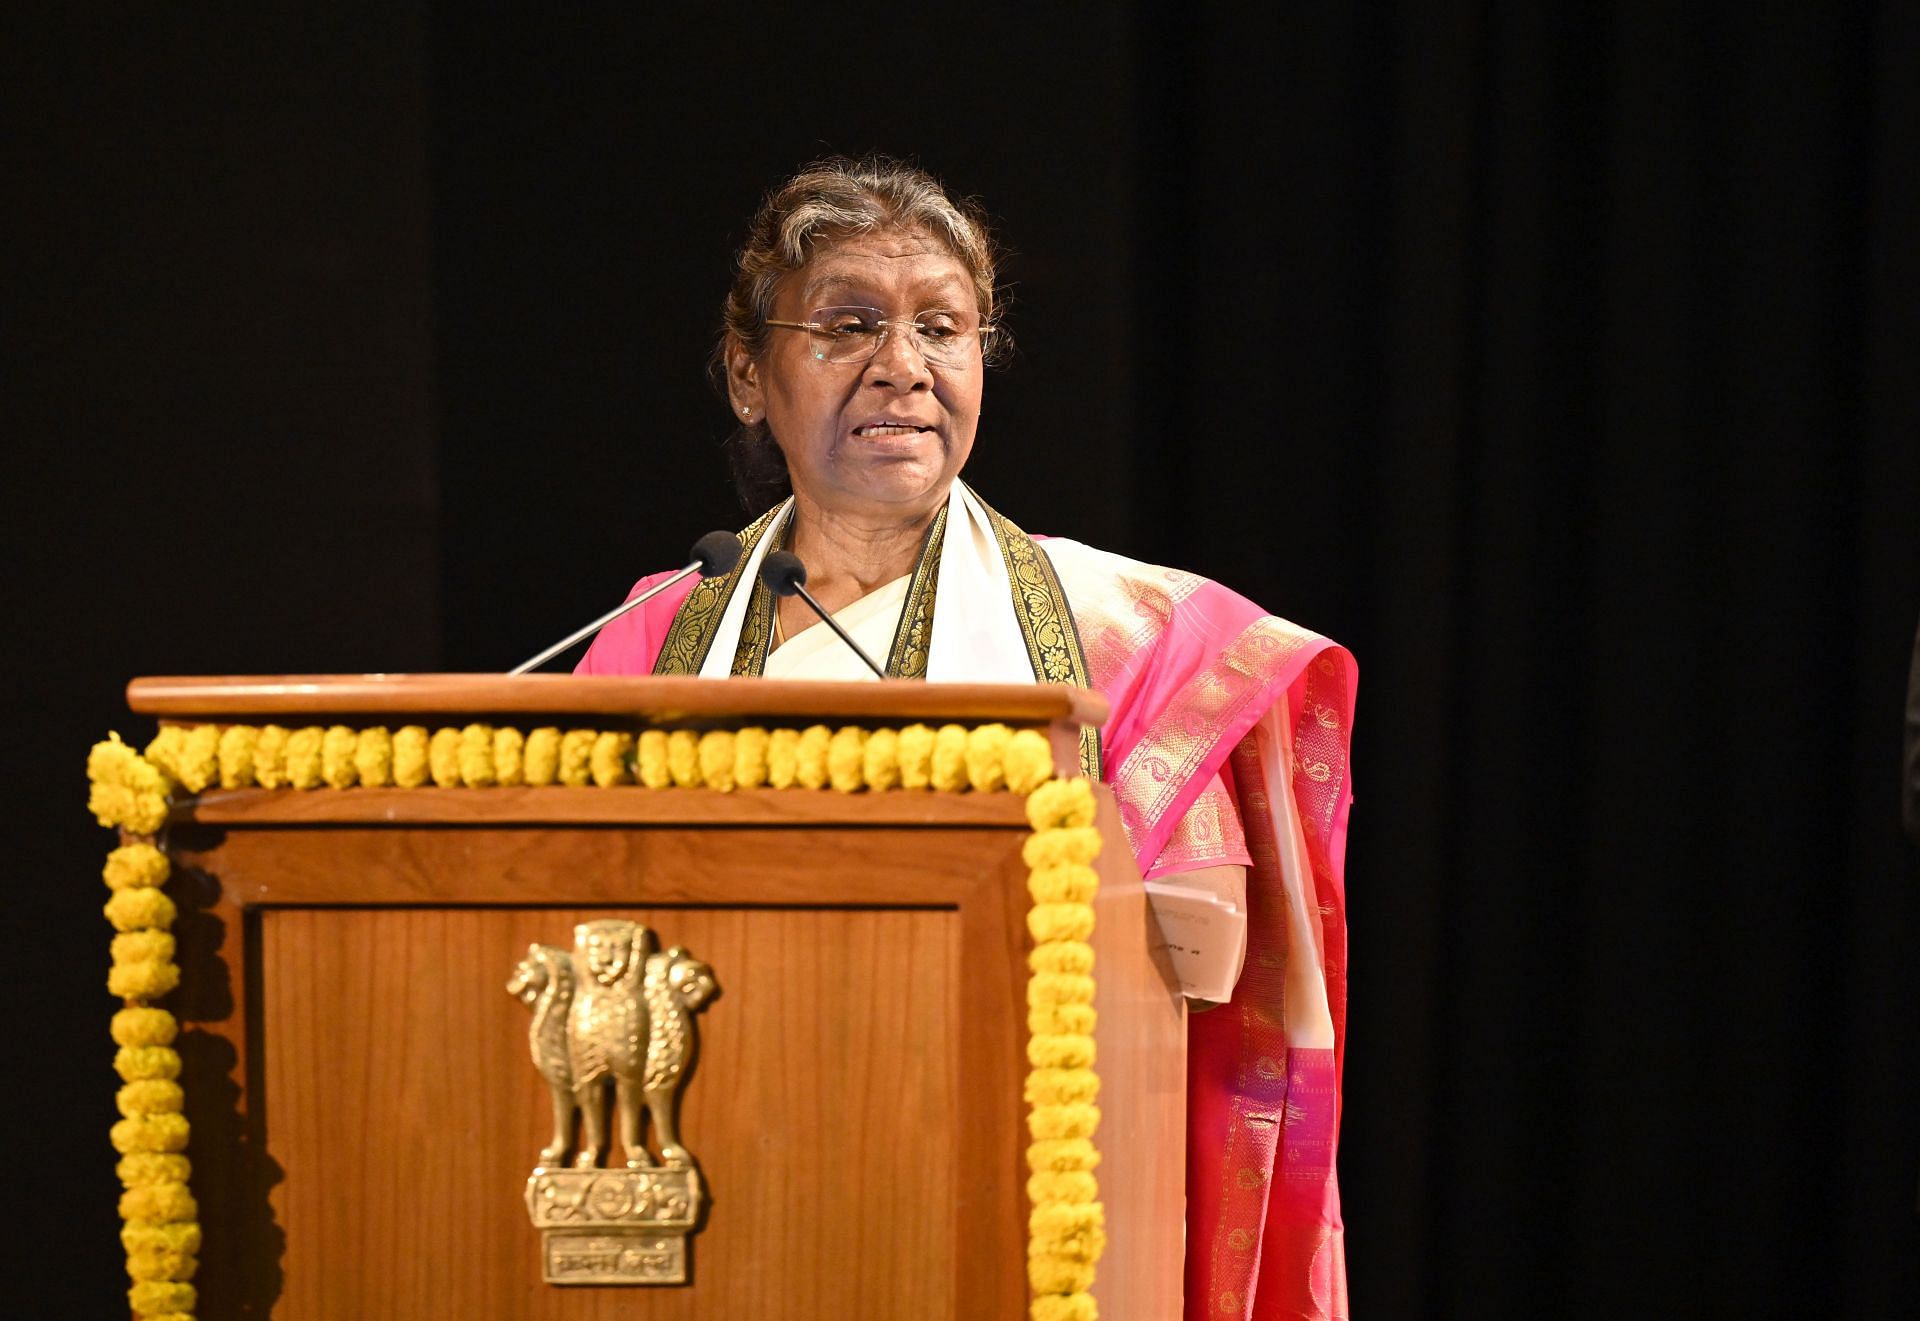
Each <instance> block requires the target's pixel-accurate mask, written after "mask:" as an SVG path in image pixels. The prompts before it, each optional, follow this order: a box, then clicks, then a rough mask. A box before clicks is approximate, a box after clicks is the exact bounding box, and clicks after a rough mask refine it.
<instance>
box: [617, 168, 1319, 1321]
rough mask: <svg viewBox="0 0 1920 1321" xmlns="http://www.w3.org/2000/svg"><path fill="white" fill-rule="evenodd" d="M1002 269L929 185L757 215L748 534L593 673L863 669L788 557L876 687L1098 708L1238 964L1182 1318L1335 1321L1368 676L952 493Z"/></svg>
mask: <svg viewBox="0 0 1920 1321" xmlns="http://www.w3.org/2000/svg"><path fill="white" fill-rule="evenodd" d="M994 267H995V254H994V248H993V243H992V240H991V238H990V236H989V234H988V232H987V227H986V223H985V220H984V217H983V216H982V215H981V214H979V213H978V212H977V211H976V210H975V209H973V208H972V207H971V206H969V205H966V204H963V203H956V202H954V201H952V200H951V199H950V198H949V197H948V196H947V195H946V193H945V192H944V190H943V189H942V188H941V186H940V184H939V183H938V182H937V181H935V180H934V179H933V178H931V177H929V176H928V175H926V174H924V173H922V172H921V171H919V170H917V169H913V168H910V167H907V166H904V165H900V164H898V163H895V162H892V161H887V160H867V161H859V162H852V161H845V160H837V159H836V160H829V161H824V162H820V163H818V164H816V165H813V166H810V167H808V168H807V169H805V170H803V171H802V172H801V173H800V174H798V175H796V176H795V177H794V178H792V179H791V180H789V181H788V182H787V183H786V184H785V185H783V186H782V187H780V188H778V189H776V190H775V191H774V192H773V193H771V194H770V195H769V196H768V197H767V199H766V201H765V202H764V203H763V204H762V206H761V208H760V210H759V213H758V214H757V215H756V216H755V217H754V219H753V224H752V228H751V230H750V232H749V235H748V238H747V242H746V245H745V246H744V247H743V248H742V250H741V252H740V254H739V258H738V261H737V263H736V267H735V276H734V281H733V288H732V291H731V292H730V293H729V295H728V297H727V303H726V330H725V333H724V335H723V337H722V340H721V343H720V346H719V349H718V350H717V353H716V363H717V365H718V366H719V368H720V369H721V371H722V372H723V373H724V378H725V382H726V392H727V396H728V399H729V400H730V401H731V404H732V407H733V411H734V414H735V416H736V418H737V419H738V425H739V430H738V431H737V432H736V433H735V435H734V436H733V438H732V440H731V441H730V442H729V444H730V458H731V461H732V464H733V469H734V478H735V481H736V483H737V484H738V485H739V486H740V489H741V493H742V495H743V497H744V498H745V499H746V500H747V501H748V503H749V506H750V507H752V508H754V509H755V510H756V511H761V510H764V512H763V513H761V515H760V517H759V518H758V519H757V520H756V521H755V522H754V523H753V524H752V525H751V526H749V527H748V528H747V529H746V530H745V531H743V532H741V533H740V541H741V545H742V547H743V550H744V552H745V553H744V554H743V556H742V559H741V563H740V565H739V566H738V567H736V568H735V570H734V571H733V572H732V573H731V574H729V575H725V576H718V575H717V576H715V577H713V578H709V579H705V580H703V581H701V582H699V583H698V585H691V584H689V585H684V586H679V587H677V588H676V589H674V590H670V591H668V592H665V593H662V594H661V595H660V596H658V597H656V598H655V599H654V600H653V601H651V602H649V603H648V605H647V606H645V607H642V608H640V609H636V610H634V611H633V612H631V613H629V614H627V615H625V616H623V617H622V618H621V619H620V620H618V621H617V622H616V623H614V624H613V625H612V626H610V627H609V628H607V629H606V630H605V631H604V632H602V633H601V634H600V636H599V637H598V639H597V640H596V641H595V642H594V644H593V647H592V648H591V649H590V650H589V651H588V653H587V655H586V658H585V659H584V660H583V661H582V662H581V663H580V666H579V672H580V673H583V674H637V673H653V674H700V675H709V676H716V677H719V676H726V675H730V674H732V675H767V676H778V677H786V678H835V679H844V678H855V677H860V676H863V675H865V674H866V673H867V671H866V669H865V668H864V666H863V664H862V662H861V661H860V660H859V659H858V658H857V657H856V656H855V654H854V652H853V651H852V650H851V649H849V648H848V647H846V646H845V645H844V644H843V643H842V642H841V641H840V640H839V639H837V638H836V637H834V636H833V635H832V634H831V633H830V631H829V630H828V629H826V628H824V627H820V626H819V621H818V619H817V618H816V617H815V616H814V615H813V614H812V613H811V612H810V611H809V609H808V607H807V606H806V605H805V603H804V602H802V601H799V600H796V599H794V598H793V597H791V596H786V597H775V596H774V595H773V594H772V593H771V592H770V591H769V590H768V589H767V587H766V586H765V585H764V584H763V583H762V582H761V578H760V574H759V571H758V570H759V567H760V565H761V564H762V563H763V562H764V560H765V558H766V556H767V555H768V554H770V553H771V552H773V551H776V550H787V551H791V552H793V553H794V554H796V555H798V556H799V557H800V558H801V559H802V560H803V561H804V562H805V563H806V565H807V566H808V570H809V579H808V582H809V585H810V587H811V590H812V592H813V594H814V596H815V597H816V599H817V600H818V601H819V602H820V603H821V604H822V605H823V606H824V607H825V608H826V609H827V610H828V611H830V612H832V613H833V616H834V618H835V621H836V622H838V623H839V624H840V625H842V626H843V627H844V628H845V629H846V630H847V632H848V633H849V634H850V635H851V636H852V637H853V638H854V639H855V640H856V641H857V642H858V643H859V644H860V646H861V647H862V649H864V650H865V651H867V652H868V653H869V654H870V655H872V656H874V657H881V656H884V657H885V669H886V671H887V673H888V674H889V675H893V676H898V677H901V678H915V679H926V680H932V681H940V680H967V681H997V682H1006V683H1019V682H1035V681H1048V682H1069V683H1077V684H1082V685H1085V686H1088V687H1091V688H1094V689H1096V690H1098V691H1099V692H1101V693H1103V694H1105V695H1106V697H1107V698H1108V699H1109V701H1110V702H1111V703H1112V711H1113V715H1112V717H1111V719H1110V720H1109V722H1108V723H1107V725H1106V726H1105V727H1104V728H1102V729H1100V730H1098V731H1088V734H1087V736H1086V738H1085V739H1084V740H1083V744H1082V748H1081V753H1082V760H1083V762H1084V763H1085V766H1086V768H1087V770H1088V771H1089V773H1091V774H1095V775H1098V776H1099V777H1101V778H1103V779H1105V780H1106V781H1107V782H1108V783H1109V784H1110V785H1111V786H1112V787H1113V791H1114V794H1115V796H1116V797H1117V798H1118V800H1119V804H1120V811H1121V817H1122V821H1123V823H1124V825H1125V829H1126V832H1127V836H1128V841H1129V843H1130V844H1131V846H1132V849H1133V852H1134V855H1135V857H1136V859H1137V860H1138V862H1139V865H1140V869H1141V872H1142V874H1144V875H1145V876H1147V877H1148V878H1149V879H1155V880H1169V879H1172V880H1176V881H1177V882H1178V884H1179V886H1180V887H1181V888H1182V889H1185V890H1188V891H1190V892H1198V893H1200V894H1201V895H1211V896H1215V897H1216V899H1217V901H1218V909H1219V911H1222V912H1226V913H1229V914H1231V915H1232V916H1231V920H1232V921H1233V923H1235V924H1236V925H1237V928H1238V929H1237V930H1235V931H1234V932H1233V935H1234V936H1236V937H1237V938H1238V939H1239V940H1240V941H1243V942H1244V945H1243V946H1242V949H1243V950H1244V963H1243V965H1242V967H1243V971H1242V972H1241V973H1240V975H1239V978H1238V982H1237V984H1236V985H1234V987H1233V990H1232V994H1231V999H1229V1000H1228V1001H1227V1003H1225V1004H1223V1005H1220V1006H1218V1007H1217V1008H1213V1009H1211V1010H1210V1011H1208V1012H1204V1013H1196V1014H1195V1015H1194V1016H1193V1018H1192V1019H1191V1026H1190V1028H1189V1033H1190V1038H1189V1040H1190V1049H1189V1060H1190V1071H1189V1089H1188V1090H1189V1098H1188V1102H1189V1104H1188V1123H1189V1128H1188V1141H1187V1147H1188V1149H1187V1258H1188V1259H1187V1269H1186V1278H1187V1283H1186V1291H1187V1315H1188V1316H1189V1317H1201V1316H1205V1317H1208V1318H1215V1319H1224V1318H1232V1317H1242V1318H1259V1317H1269V1316H1271V1317H1281V1316H1285V1317H1335V1316H1345V1315H1346V1311H1347V1308H1346V1279H1345V1266H1344V1258H1343V1251H1342V1244H1341V1222H1340V1201H1339V1190H1338V1185H1337V1183H1336V1181H1335V1175H1334V1152H1335V1144H1336V1138H1337V1135H1338V1131H1339V1118H1340V1070H1341V1054H1342V1043H1343V1039H1344V1035H1345V1032H1344V1028H1345V1020H1346V920H1345V903H1344V891H1343V886H1342V882H1341V868H1342V862H1343V857H1344V854H1345V841H1346V826H1347V809H1348V803H1349V790H1348V780H1347V738H1348V731H1349V729H1350V727H1351V723H1352V702H1353V690H1354V680H1355V671H1354V665H1353V660H1352V658H1351V657H1350V656H1349V655H1348V654H1347V653H1346V652H1345V651H1344V650H1342V649H1341V648H1339V647H1337V646H1335V645H1333V644H1332V643H1330V642H1328V641H1327V640H1326V639H1325V638H1322V637H1318V636H1316V635H1314V634H1312V633H1309V632H1306V631H1305V630H1303V629H1300V628H1297V627H1295V626H1294V625H1292V624H1289V623H1287V622H1285V621H1283V620H1280V619H1277V618H1275V617H1273V616H1271V615H1269V614H1267V613H1265V612H1264V611H1262V610H1261V609H1260V608H1259V607H1258V606H1256V605H1254V604H1253V603H1252V602H1250V601H1248V600H1246V599H1245V598H1243V597H1241V596H1238V595H1236V594H1235V593H1233V592H1231V591H1228V590H1227V589H1226V588H1224V587H1221V586H1219V585H1217V584H1215V583H1212V582H1209V581H1207V580H1206V579H1203V578H1200V577H1197V576H1195V575H1193V574H1190V573H1183V572H1180V571H1179V570H1175V569H1165V568H1158V567H1155V566H1153V565H1147V564H1141V563H1138V562H1136V561H1133V560H1129V559H1125V558H1123V557H1121V556H1118V555H1113V554H1109V553H1108V552H1105V551H1101V550H1095V549H1094V548H1092V547H1090V546H1086V545H1082V544H1081V543H1079V542H1075V541H1069V540H1065V539H1061V538H1048V539H1044V540H1038V539H1035V538H1033V537H1030V536H1028V535H1027V534H1026V533H1025V532H1022V531H1021V530H1020V529H1019V528H1018V527H1015V526H1014V525H1013V524H1012V523H1010V522H1009V521H1008V520H1007V519H1006V518H1005V517H1003V516H1002V515H1000V514H998V513H996V512H995V511H994V510H993V508H992V507H991V506H990V505H988V504H987V503H986V502H985V501H984V500H982V499H981V498H980V496H979V495H977V494H975V493H974V492H973V491H972V490H970V489H969V488H968V487H967V486H966V485H965V483H963V482H962V481H961V480H960V473H961V470H962V469H963V468H964V467H965V466H966V462H967V456H968V455H969V454H971V453H972V451H973V446H974V441H975V438H976V435H977V433H978V429H979V424H980V400H981V393H982V390H983V387H984V381H983V379H982V378H983V372H984V369H985V366H986V364H987V363H988V362H989V361H991V360H992V358H993V356H994V351H995V347H996V338H997V335H998V328H997V327H996V325H995V323H994V315H995V311H996V306H997V298H996V295H997V290H996V288H995V284H994V279H995V276H994ZM656 581H657V579H654V578H648V579H643V580H641V582H640V583H639V584H637V585H636V587H635V589H634V590H635V592H639V591H642V590H645V589H646V588H648V587H650V586H652V585H653V584H654V583H655V582H656ZM1229 976H1231V970H1229Z"/></svg>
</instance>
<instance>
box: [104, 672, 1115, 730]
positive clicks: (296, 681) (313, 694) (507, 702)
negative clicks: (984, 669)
mask: <svg viewBox="0 0 1920 1321" xmlns="http://www.w3.org/2000/svg"><path fill="white" fill-rule="evenodd" d="M127 705H128V706H130V707H131V708H132V709H133V710H135V711H138V712H140V713H141V714H143V715H153V716H163V717H166V718H168V719H170V720H186V719H197V720H212V721H239V720H241V719H243V718H246V717H273V718H275V719H277V720H279V721H280V723H282V724H284V723H286V721H287V718H289V717H305V720H304V723H308V724H313V723H321V722H323V721H324V719H325V718H327V717H341V718H349V717H362V716H396V715H412V716H419V717H423V718H425V717H431V718H432V719H433V720H434V721H435V722H437V723H440V724H455V723H459V722H460V721H461V720H462V719H463V718H466V717H470V716H484V715H509V714H511V715H522V716H524V715H551V716H556V717H558V716H570V715H571V716H595V715H597V716H607V717H616V718H618V719H621V720H626V721H636V722H639V723H643V724H654V725H664V724H682V723H700V722H711V723H715V724H729V723H731V724H740V723H745V722H750V721H753V720H759V719H786V720H806V721H815V720H819V721H824V722H827V723H838V724H845V723H855V724H859V723H867V724H871V723H876V722H883V721H885V722H911V721H921V722H925V723H929V724H931V723H936V722H939V721H947V720H952V721H960V722H963V723H964V722H978V721H985V720H1000V721H1004V722H1006V723H1007V724H1010V725H1016V726H1021V725H1025V726H1044V725H1049V724H1053V723H1055V722H1062V723H1067V724H1072V725H1101V724H1105V723H1106V719H1107V715H1108V706H1107V699H1106V698H1104V697H1102V696H1100V695H1099V694H1098V693H1094V692H1090V691H1088V690H1087V689H1084V688H1074V687H1071V686H1069V685H1065V684H985V683H926V682H923V681H920V680H914V679H888V680H882V681H880V682H876V683H843V682H820V681H799V680H792V679H754V678H735V679H726V680H714V679H696V678H686V677H677V676H669V677H664V678H654V677H652V676H649V675H617V676H616V675H579V676H576V675H571V674H521V675H504V674H283V675H205V676H174V677H153V678H142V679H135V680H133V682H131V683H129V684H128V685H127ZM422 723H425V720H424V719H423V721H422Z"/></svg>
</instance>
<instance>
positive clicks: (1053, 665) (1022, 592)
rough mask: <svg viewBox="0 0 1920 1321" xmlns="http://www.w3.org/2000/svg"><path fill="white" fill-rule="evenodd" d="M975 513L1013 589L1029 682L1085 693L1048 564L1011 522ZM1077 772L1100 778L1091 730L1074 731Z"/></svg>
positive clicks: (1075, 639)
mask: <svg viewBox="0 0 1920 1321" xmlns="http://www.w3.org/2000/svg"><path fill="white" fill-rule="evenodd" d="M975 498H976V499H977V498H978V497H977V496H976V497H975ZM981 507H982V508H984V509H986V511H987V517H988V519H989V521H990V522H991V523H992V524H993V536H994V540H996V541H998V542H999V543H1000V554H1001V557H1002V558H1003V559H1004V560H1005V561H1006V566H1007V577H1008V579H1009V580H1010V581H1011V582H1012V584H1013V602H1014V614H1015V615H1016V617H1017V618H1018V619H1019V621H1020V632H1021V635H1022V636H1023V637H1025V638H1026V641H1027V658H1028V660H1030V661H1031V662H1032V663H1033V677H1034V678H1035V679H1038V680H1039V681H1040V682H1041V683H1071V684H1076V685H1078V686H1079V687H1081V688H1091V687H1092V686H1093V684H1092V681H1091V680H1090V679H1089V678H1088V676H1087V658H1086V654H1085V652H1084V651H1083V650H1082V648H1081V646H1080V627H1079V625H1078V624H1076V623H1074V620H1073V610H1072V608H1071V607H1070V606H1069V604H1068V602H1067V593H1066V590H1065V589H1064V588H1062V587H1061V586H1060V577H1059V575H1058V574H1056V573H1055V572H1054V571H1053V561H1052V560H1049V559H1048V558H1047V553H1046V552H1045V551H1044V550H1042V549H1041V548H1040V546H1039V545H1038V544H1037V543H1036V542H1035V541H1034V539H1033V538H1032V537H1030V536H1028V535H1027V534H1026V533H1024V532H1022V531H1021V530H1020V529H1019V527H1017V526H1016V525H1015V524H1014V523H1013V521H1012V520H1011V519H1009V518H1007V517H1006V516H1005V515H1004V514H1001V513H1000V512H999V511H997V510H995V509H994V508H992V507H991V506H989V505H987V503H986V502H985V501H984V500H983V501H981ZM1080 769H1081V771H1082V772H1084V773H1085V775H1086V776H1087V778H1088V779H1092V780H1097V779H1099V778H1100V731H1099V730H1098V729H1095V728H1093V727H1092V726H1086V727H1083V728H1082V729H1081V731H1080Z"/></svg>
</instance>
